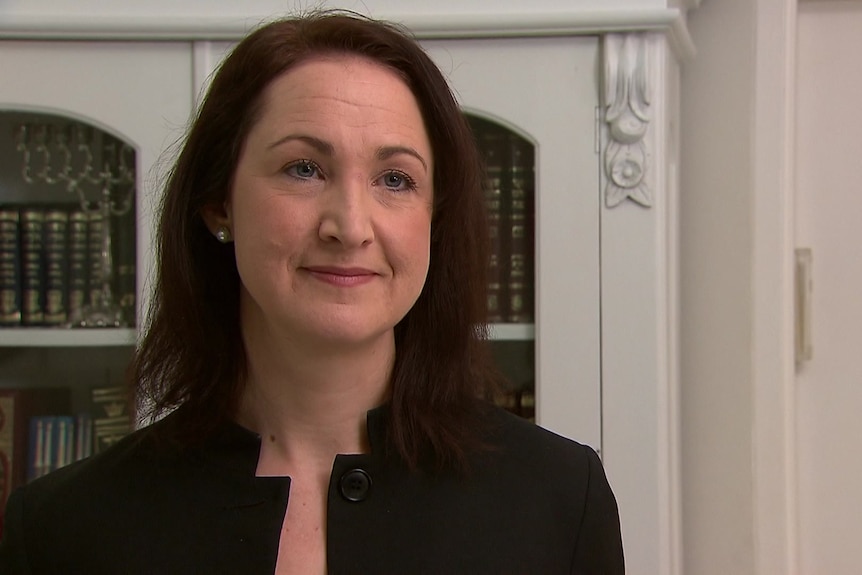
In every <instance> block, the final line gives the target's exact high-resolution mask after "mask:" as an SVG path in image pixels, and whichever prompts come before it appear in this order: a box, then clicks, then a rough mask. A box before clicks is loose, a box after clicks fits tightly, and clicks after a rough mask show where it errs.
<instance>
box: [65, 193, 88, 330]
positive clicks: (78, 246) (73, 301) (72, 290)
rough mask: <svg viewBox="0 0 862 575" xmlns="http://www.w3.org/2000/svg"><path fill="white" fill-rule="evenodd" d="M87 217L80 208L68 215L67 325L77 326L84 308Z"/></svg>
mask: <svg viewBox="0 0 862 575" xmlns="http://www.w3.org/2000/svg"><path fill="white" fill-rule="evenodd" d="M88 226H89V217H88V216H87V213H86V212H85V211H84V210H82V209H81V208H80V207H75V208H73V209H72V210H71V212H70V213H69V236H68V243H69V249H68V252H67V253H68V266H67V268H66V269H67V273H68V277H67V279H66V286H67V289H68V291H69V293H68V297H67V304H66V305H67V307H68V313H69V325H79V324H80V323H81V321H82V320H83V318H84V306H85V305H86V302H87V294H88V290H89V287H88V286H89V273H90V267H89V261H88V254H89V244H88V238H89V234H88Z"/></svg>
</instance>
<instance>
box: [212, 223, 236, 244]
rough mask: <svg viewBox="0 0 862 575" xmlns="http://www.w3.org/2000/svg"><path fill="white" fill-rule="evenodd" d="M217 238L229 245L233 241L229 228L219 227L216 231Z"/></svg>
mask: <svg viewBox="0 0 862 575" xmlns="http://www.w3.org/2000/svg"><path fill="white" fill-rule="evenodd" d="M215 237H216V239H217V240H218V241H220V242H221V243H223V244H226V243H229V242H230V241H232V240H233V238H232V237H231V235H230V230H229V229H228V228H227V226H219V229H218V230H216V233H215Z"/></svg>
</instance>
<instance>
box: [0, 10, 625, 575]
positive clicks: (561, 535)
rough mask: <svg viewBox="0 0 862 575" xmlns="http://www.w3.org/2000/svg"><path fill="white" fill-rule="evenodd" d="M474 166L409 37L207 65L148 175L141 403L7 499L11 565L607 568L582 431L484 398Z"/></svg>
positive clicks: (264, 47) (367, 31)
mask: <svg viewBox="0 0 862 575" xmlns="http://www.w3.org/2000/svg"><path fill="white" fill-rule="evenodd" d="M485 225H486V223H485V219H484V213H483V194H482V189H481V166H480V162H479V157H478V153H477V150H476V148H475V145H474V143H473V139H472V135H471V133H470V131H469V128H468V126H467V124H466V123H465V120H464V118H463V116H462V115H461V113H460V111H459V109H458V106H457V104H456V102H455V100H454V99H453V97H452V95H451V93H450V91H449V88H448V86H447V84H446V81H445V79H444V78H443V76H442V75H441V74H440V72H439V71H438V70H437V68H436V67H435V66H434V65H433V63H432V62H431V61H430V60H429V58H428V57H427V56H426V55H425V53H424V52H423V51H422V50H421V48H420V47H419V46H418V44H417V43H416V42H415V41H414V40H413V39H411V38H410V36H409V35H408V34H406V33H404V32H403V31H401V30H399V29H397V28H396V27H394V26H391V25H388V24H384V23H380V22H374V21H370V20H368V19H364V18H362V17H358V16H353V15H347V14H339V13H321V14H315V15H311V16H307V17H302V18H296V19H288V20H283V21H279V22H274V23H271V24H268V25H266V26H263V27H262V28H260V29H258V30H257V31H255V32H254V33H252V34H251V35H250V36H249V37H247V38H246V39H245V40H244V41H243V42H241V43H240V44H239V45H238V46H237V48H236V49H235V50H234V51H233V52H232V53H231V55H230V56H229V57H228V58H227V59H226V61H225V62H224V64H223V65H222V66H221V68H220V69H219V71H218V73H217V75H216V76H215V77H214V79H213V82H212V85H211V87H210V89H209V92H208V95H207V97H206V99H205V101H204V102H203V104H202V106H201V108H200V111H199V114H198V117H197V118H196V120H195V121H194V123H193V125H192V126H191V129H190V132H189V134H188V137H187V139H186V142H185V144H184V146H183V149H182V151H181V153H180V155H179V158H178V160H177V163H176V165H175V167H174V169H173V171H172V173H171V175H170V178H169V180H168V183H167V186H166V190H165V195H164V199H163V206H162V212H161V221H160V226H159V235H158V238H159V252H158V266H159V267H158V279H157V283H156V288H155V294H154V297H153V300H152V307H151V315H150V318H149V327H148V330H147V332H146V335H145V337H144V339H143V341H142V343H141V345H140V348H139V350H138V353H137V355H136V357H135V359H134V362H133V365H132V370H131V373H132V374H133V378H132V379H133V382H134V384H135V386H136V391H137V393H138V395H139V397H144V398H148V403H147V404H148V405H150V406H151V407H152V409H153V413H154V414H155V415H161V414H163V413H167V412H170V413H169V414H168V415H166V416H165V417H164V418H162V419H160V420H159V421H157V422H155V423H154V424H152V425H150V426H149V427H146V428H143V429H141V430H139V431H137V432H136V433H134V434H132V435H131V436H129V437H127V438H126V439H125V440H123V441H122V442H120V443H119V444H118V445H116V446H114V447H113V448H112V449H110V450H107V451H105V452H102V453H101V454H99V455H97V456H95V457H93V458H91V459H90V460H87V461H84V462H81V463H79V464H75V465H72V466H70V467H67V468H65V469H62V470H60V471H58V472H56V473H54V474H52V475H49V476H47V477H45V478H43V479H41V480H39V481H36V482H33V483H31V484H30V485H28V486H26V487H24V488H22V489H21V490H19V491H17V492H16V493H15V494H14V495H12V497H11V498H10V500H9V504H8V508H7V519H6V528H5V534H4V540H3V542H2V545H0V571H2V572H3V573H7V572H11V573H16V572H21V573H53V572H76V573H77V572H80V573H156V572H157V573H198V572H206V573H222V572H223V573H273V572H276V573H304V574H308V573H327V572H328V573H333V574H335V573H542V574H552V573H620V572H622V571H623V557H622V545H621V541H620V531H619V519H618V514H617V507H616V502H615V500H614V497H613V494H612V492H611V489H610V487H609V485H608V483H607V480H606V478H605V475H604V472H603V470H602V467H601V464H600V462H599V460H598V457H597V456H596V454H595V452H593V451H592V450H591V449H589V448H587V447H584V446H581V445H579V444H577V443H574V442H572V441H569V440H566V439H563V438H561V437H559V436H556V435H553V434H551V433H550V432H547V431H545V430H542V429H541V428H538V427H536V426H533V425H531V424H529V423H527V422H525V421H522V420H520V419H517V418H515V417H513V416H510V415H508V414H507V413H505V412H503V411H501V410H498V409H496V408H494V407H492V406H491V404H490V403H488V402H486V401H483V400H482V398H486V399H487V398H488V397H490V394H491V393H493V391H494V389H495V386H496V382H497V376H496V374H495V371H494V369H493V367H492V364H491V361H490V359H489V355H488V350H487V344H486V341H485V337H484V336H485V334H484V333H483V331H482V330H481V329H479V328H478V327H477V326H482V325H485V302H486V299H485V291H484V290H485V277H486V273H485V266H486V262H487V256H488V246H487V234H486V233H483V230H485V229H486V228H485Z"/></svg>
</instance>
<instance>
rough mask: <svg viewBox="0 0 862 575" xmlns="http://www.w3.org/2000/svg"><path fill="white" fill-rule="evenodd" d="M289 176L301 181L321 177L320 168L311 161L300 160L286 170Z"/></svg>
mask: <svg viewBox="0 0 862 575" xmlns="http://www.w3.org/2000/svg"><path fill="white" fill-rule="evenodd" d="M284 171H285V173H286V174H287V175H289V176H293V177H294V178H298V179H300V180H310V179H312V178H315V177H320V168H319V167H318V166H317V164H315V163H314V162H312V161H311V160H299V161H297V162H293V163H292V164H289V165H288V166H287V167H285V168H284Z"/></svg>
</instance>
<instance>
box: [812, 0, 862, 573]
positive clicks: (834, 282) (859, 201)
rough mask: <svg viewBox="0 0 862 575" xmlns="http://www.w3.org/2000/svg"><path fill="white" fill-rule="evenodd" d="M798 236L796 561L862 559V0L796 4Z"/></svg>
mask: <svg viewBox="0 0 862 575" xmlns="http://www.w3.org/2000/svg"><path fill="white" fill-rule="evenodd" d="M798 26H799V28H798V31H799V35H798V52H797V54H798V56H797V58H798V68H797V116H796V120H797V133H796V139H797V149H796V156H797V186H796V187H797V192H796V193H797V197H796V214H797V215H796V218H797V222H796V243H797V245H798V246H800V247H810V248H812V250H813V286H814V287H813V305H812V318H813V322H812V326H813V327H812V342H813V358H812V359H811V361H809V362H807V363H805V364H803V365H801V366H800V368H799V370H798V374H797V421H798V429H797V462H798V480H799V500H798V511H799V526H798V528H799V565H800V572H801V573H803V574H810V575H819V574H821V573H829V574H830V575H841V574H848V575H849V574H851V573H852V574H855V573H859V572H860V569H862V545H860V544H859V541H860V539H862V417H860V413H862V187H860V185H859V182H860V179H859V168H860V166H862V138H860V135H862V58H860V54H862V5H860V4H859V3H854V2H844V3H818V2H803V3H800V5H799V20H798Z"/></svg>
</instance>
